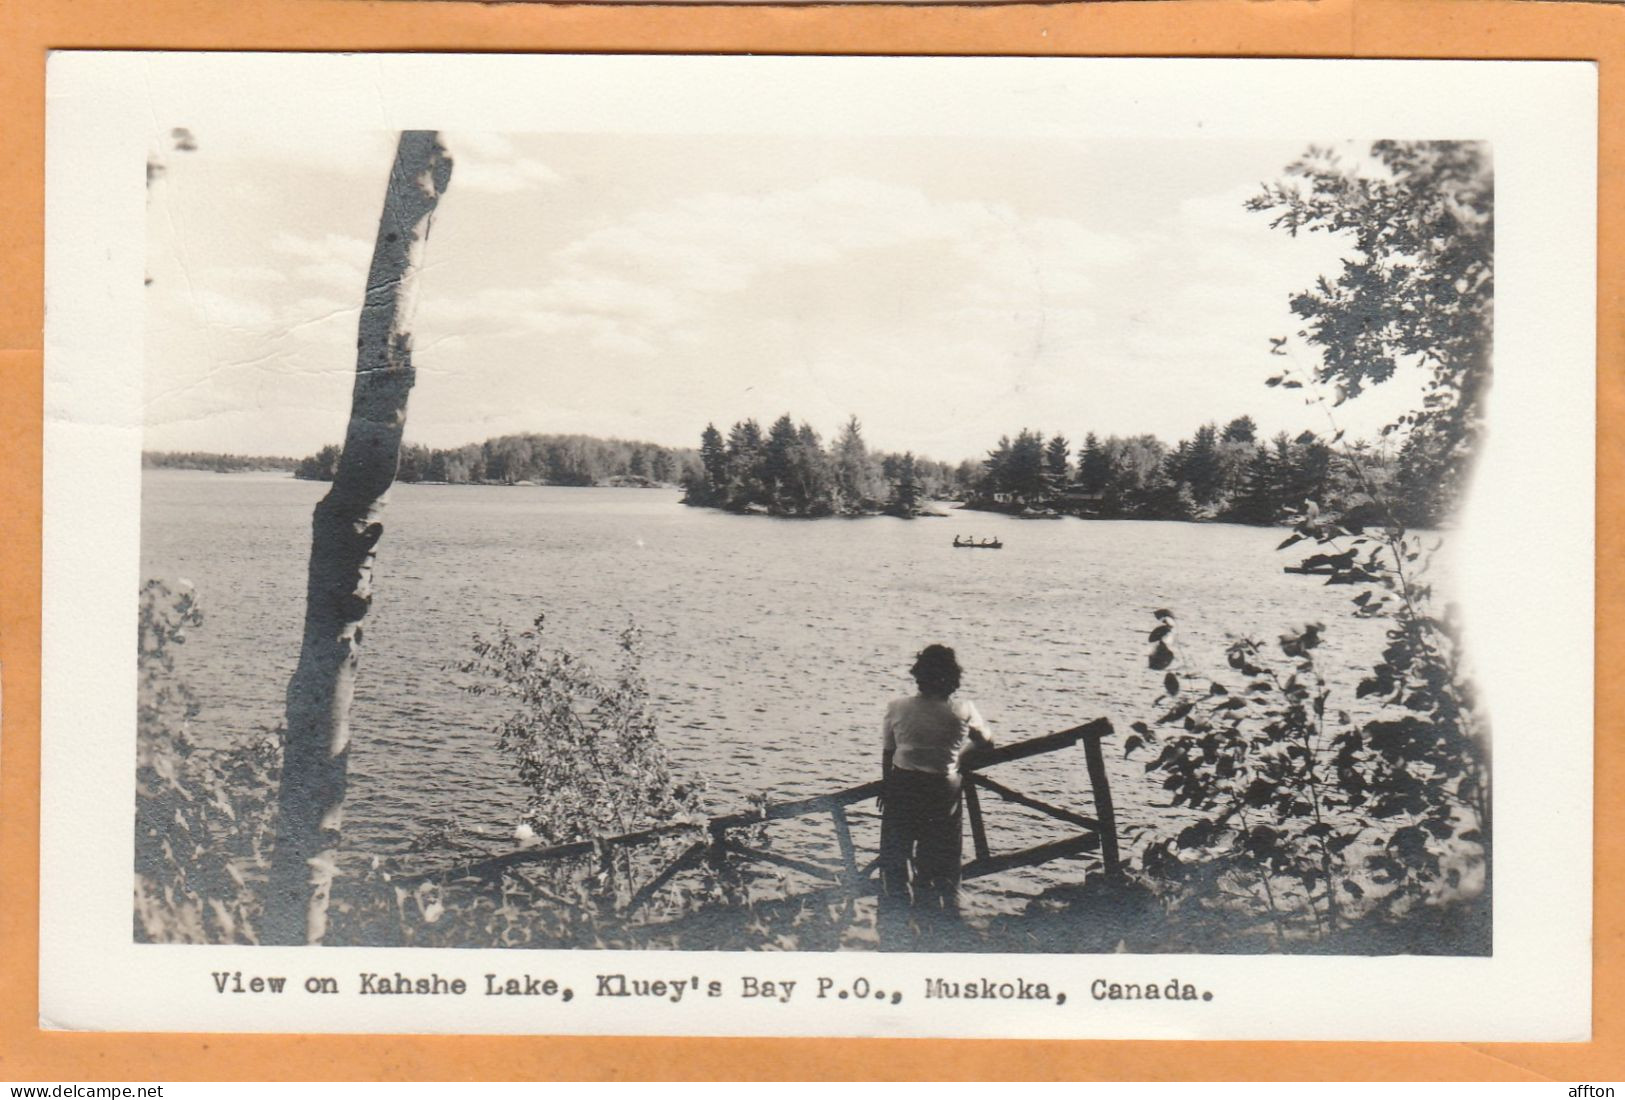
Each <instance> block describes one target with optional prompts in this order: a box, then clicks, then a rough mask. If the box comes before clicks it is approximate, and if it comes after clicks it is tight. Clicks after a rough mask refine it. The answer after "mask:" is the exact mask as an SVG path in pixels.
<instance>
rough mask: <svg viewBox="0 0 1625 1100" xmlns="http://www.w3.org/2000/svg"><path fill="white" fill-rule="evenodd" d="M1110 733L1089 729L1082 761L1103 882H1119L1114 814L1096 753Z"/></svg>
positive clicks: (1102, 765)
mask: <svg viewBox="0 0 1625 1100" xmlns="http://www.w3.org/2000/svg"><path fill="white" fill-rule="evenodd" d="M1111 732H1112V728H1111V726H1110V725H1105V726H1104V727H1103V728H1098V729H1091V730H1089V731H1087V732H1085V733H1084V735H1083V758H1084V760H1085V762H1086V763H1087V764H1088V768H1089V787H1090V790H1091V791H1092V792H1093V793H1094V797H1095V817H1096V818H1098V819H1099V820H1100V859H1101V862H1102V863H1104V864H1105V865H1106V877H1107V878H1112V879H1115V878H1120V877H1122V874H1123V863H1122V859H1121V857H1120V856H1119V855H1118V852H1117V812H1116V811H1115V810H1114V809H1113V808H1112V789H1111V784H1110V783H1109V782H1108V781H1107V779H1106V760H1105V757H1103V756H1102V755H1101V752H1100V739H1101V738H1102V737H1104V736H1106V735H1107V734H1108V733H1111Z"/></svg>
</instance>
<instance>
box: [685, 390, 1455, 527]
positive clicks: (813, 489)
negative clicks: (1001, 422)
mask: <svg viewBox="0 0 1625 1100" xmlns="http://www.w3.org/2000/svg"><path fill="white" fill-rule="evenodd" d="M1340 443H1341V440H1340V439H1337V438H1335V437H1334V438H1332V439H1326V438H1323V437H1321V436H1319V435H1316V434H1315V433H1314V432H1309V431H1305V432H1301V433H1299V434H1298V435H1297V436H1289V435H1287V434H1286V433H1284V432H1282V433H1278V434H1277V435H1275V436H1274V437H1272V438H1270V439H1267V440H1264V439H1260V438H1259V437H1258V429H1257V426H1256V425H1255V423H1254V421H1253V419H1252V418H1251V417H1250V416H1240V417H1236V418H1235V419H1233V420H1231V421H1230V422H1229V423H1227V424H1225V425H1224V426H1223V427H1222V428H1221V427H1219V425H1218V424H1217V422H1211V423H1208V424H1204V425H1202V426H1201V427H1200V428H1198V429H1197V430H1196V432H1195V433H1194V434H1193V435H1192V436H1191V437H1190V438H1188V439H1181V440H1179V441H1178V442H1177V443H1176V444H1174V445H1173V446H1169V445H1168V444H1166V443H1164V442H1163V441H1162V440H1160V439H1158V438H1157V437H1156V436H1154V435H1149V434H1142V435H1134V436H1118V435H1109V436H1106V437H1105V438H1100V437H1099V436H1097V435H1096V434H1095V433H1093V432H1090V433H1088V434H1087V435H1086V436H1085V437H1084V440H1083V443H1082V445H1081V446H1079V447H1077V448H1075V449H1074V447H1073V445H1072V443H1071V442H1070V441H1069V440H1067V439H1066V437H1065V436H1062V435H1060V434H1056V435H1052V436H1048V437H1046V436H1045V435H1044V433H1043V432H1039V431H1034V430H1032V429H1029V428H1023V429H1021V430H1020V431H1019V432H1017V433H1016V435H1015V437H1014V438H1011V437H1010V436H1009V435H1005V436H1002V437H1001V438H1000V439H999V441H998V443H997V444H996V445H995V446H994V447H993V448H992V449H991V450H989V451H988V452H987V457H986V458H985V459H983V460H982V461H981V462H980V463H978V462H975V461H973V460H969V459H967V460H965V461H963V462H960V463H958V464H949V463H946V462H938V461H934V460H932V459H927V458H921V457H919V456H916V455H915V454H914V453H913V452H903V453H900V454H899V453H895V452H886V451H870V450H869V448H868V445H867V443H866V442H865V440H864V437H863V430H862V425H861V424H860V423H859V421H858V419H857V417H855V416H854V417H851V418H849V419H848V420H847V422H846V424H845V425H844V426H843V427H842V428H841V430H840V432H839V434H838V435H837V437H836V438H835V440H834V442H832V443H831V444H830V445H828V446H827V447H826V446H825V445H824V444H823V442H822V439H821V437H820V436H819V434H818V432H817V431H816V430H815V429H814V428H813V427H812V426H811V425H810V424H808V423H807V422H805V421H802V422H801V423H800V424H799V425H798V424H797V423H796V422H795V420H794V419H793V418H792V417H791V416H790V415H789V414H788V413H787V414H785V415H783V416H781V417H779V418H778V419H777V420H775V421H774V422H773V424H772V426H771V427H770V428H769V429H768V430H767V431H766V432H763V430H762V428H761V425H760V424H758V423H757V422H756V421H755V420H748V419H747V420H742V421H738V422H736V423H734V425H733V426H732V427H731V428H730V429H729V430H728V434H727V436H726V437H724V436H723V434H722V433H721V432H720V431H719V430H718V429H717V427H716V425H715V424H714V423H713V424H708V425H706V428H705V431H704V432H703V433H702V434H701V437H700V450H699V464H698V468H693V467H690V468H689V469H688V470H687V471H686V472H685V474H684V480H683V489H684V496H683V502H684V503H685V504H689V505H694V506H698V507H709V508H721V509H724V510H727V511H731V512H739V513H760V514H765V515H774V516H790V517H807V518H814V517H822V516H862V515H880V514H887V515H898V516H915V515H922V514H930V513H929V509H928V505H929V503H930V502H932V501H950V500H951V501H958V502H961V506H962V507H965V508H969V509H973V510H980V511H990V512H1004V513H1008V514H1011V515H1018V516H1026V517H1053V516H1060V515H1073V516H1080V517H1082V518H1085V519H1154V520H1186V521H1191V520H1212V521H1219V522H1228V523H1244V524H1254V525H1259V526H1269V525H1274V524H1280V523H1284V522H1287V521H1289V520H1290V519H1291V517H1292V516H1293V515H1295V514H1296V513H1297V512H1299V511H1300V510H1301V509H1302V507H1303V503H1304V501H1306V500H1316V501H1325V502H1331V503H1333V504H1335V505H1336V506H1338V507H1339V509H1340V510H1341V511H1343V512H1345V513H1349V514H1352V515H1354V516H1355V517H1356V518H1360V517H1364V518H1366V519H1367V520H1369V521H1370V522H1378V523H1388V522H1394V521H1398V522H1402V523H1409V524H1414V525H1418V526H1431V525H1433V524H1435V523H1437V522H1438V521H1439V519H1440V518H1441V517H1442V515H1443V514H1444V512H1445V508H1446V504H1447V502H1445V501H1443V500H1441V499H1439V496H1438V493H1437V492H1436V488H1435V485H1434V483H1432V482H1430V481H1428V480H1427V479H1426V478H1425V477H1423V476H1422V474H1421V471H1420V470H1419V468H1418V464H1417V463H1416V462H1414V461H1413V456H1412V454H1411V451H1410V449H1409V448H1407V447H1402V448H1401V449H1400V450H1399V451H1398V453H1397V454H1389V453H1387V452H1385V451H1383V450H1379V449H1378V448H1375V447H1372V446H1370V445H1368V444H1365V443H1354V444H1345V445H1342V446H1339V445H1338V444H1340ZM1377 500H1382V501H1383V505H1382V507H1381V508H1379V507H1378V505H1377V504H1376V501H1377Z"/></svg>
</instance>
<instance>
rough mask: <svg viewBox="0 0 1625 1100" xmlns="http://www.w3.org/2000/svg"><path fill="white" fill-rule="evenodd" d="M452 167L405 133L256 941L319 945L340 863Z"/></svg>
mask: <svg viewBox="0 0 1625 1100" xmlns="http://www.w3.org/2000/svg"><path fill="white" fill-rule="evenodd" d="M450 179H451V158H450V157H449V156H448V155H447V154H446V150H445V148H444V147H443V146H442V145H441V144H440V140H439V135H438V134H437V133H436V132H435V131H433V130H407V131H403V132H402V134H401V137H400V143H399V145H398V147H397V149H396V152H395V164H394V167H393V168H392V169H391V171H390V174H389V189H388V191H387V192H386V193H385V195H384V213H383V217H382V218H381V219H380V221H379V225H378V240H377V243H376V244H374V246H373V253H372V267H371V270H370V271H369V272H368V274H367V296H366V301H365V302H364V303H363V305H362V308H361V331H360V339H359V340H358V342H357V344H356V375H355V388H354V390H353V392H352V394H351V398H350V425H349V428H348V429H347V431H346V432H345V436H344V453H343V454H342V456H341V457H340V458H339V464H338V472H337V474H336V476H335V477H334V478H333V486H332V488H331V489H330V490H329V491H328V493H327V495H326V496H324V497H323V498H322V500H321V502H320V503H319V504H317V505H316V512H315V515H314V517H313V519H312V521H311V544H310V571H309V575H308V579H307V581H306V588H305V631H304V640H303V642H302V644H301V646H300V650H299V665H298V668H297V669H296V670H295V671H294V674H293V679H292V680H290V681H289V683H288V695H287V739H286V742H285V745H284V753H283V764H282V789H281V793H280V796H279V799H278V802H279V816H278V820H277V835H276V845H275V848H274V850H273V852H272V855H271V870H270V881H269V884H268V891H267V897H266V906H265V914H264V917H263V918H262V927H261V929H260V938H261V940H262V942H265V943H277V944H301V943H320V942H321V940H322V936H323V935H324V934H325V933H326V931H327V900H328V894H329V891H330V890H331V887H332V881H333V875H334V869H335V867H334V865H335V862H336V860H337V856H338V846H339V829H340V825H341V824H342V822H343V817H344V792H345V785H346V769H347V764H348V758H349V743H350V721H349V715H350V700H351V698H352V697H353V696H354V694H355V682H356V666H357V662H358V659H359V656H360V649H361V621H362V620H363V619H364V618H366V615H367V608H368V606H369V605H370V604H371V603H372V565H373V554H374V553H375V551H376V549H377V546H378V540H379V538H380V536H382V535H383V533H384V527H383V523H382V516H383V511H384V504H385V498H386V495H387V493H388V492H389V487H390V485H391V484H392V483H393V482H394V480H395V472H396V469H397V468H398V467H399V465H400V457H401V434H402V432H403V431H404V430H405V427H406V401H407V397H408V396H409V395H410V394H411V391H412V382H413V378H414V371H413V367H412V333H411V327H410V326H411V317H412V311H413V310H412V307H413V305H414V301H415V298H416V290H417V282H418V275H419V273H420V271H421V270H422V264H423V251H424V244H425V242H426V241H427V239H428V236H429V226H430V223H431V221H432V220H433V216H434V210H435V206H436V204H437V203H438V202H439V200H440V196H441V194H443V193H444V192H445V189H446V184H447V183H448V182H449V181H450Z"/></svg>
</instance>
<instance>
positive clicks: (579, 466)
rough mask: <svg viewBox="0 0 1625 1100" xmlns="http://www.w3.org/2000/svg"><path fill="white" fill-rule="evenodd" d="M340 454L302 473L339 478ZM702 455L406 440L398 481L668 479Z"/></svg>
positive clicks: (534, 439) (589, 444)
mask: <svg viewBox="0 0 1625 1100" xmlns="http://www.w3.org/2000/svg"><path fill="white" fill-rule="evenodd" d="M339 453H340V452H339V448H338V447H337V446H334V445H332V444H329V445H328V446H326V447H323V448H322V449H321V450H319V451H317V452H316V453H315V454H314V455H310V456H308V457H306V458H303V459H301V460H300V461H299V462H298V463H297V465H295V467H294V471H293V473H294V476H295V477H299V478H304V479H306V480H309V481H332V480H333V474H334V471H336V470H337V469H338V461H339ZM698 462H699V458H698V456H697V455H696V454H695V452H694V451H693V450H691V449H689V448H683V447H663V446H661V445H659V444H657V443H642V442H637V441H631V440H624V439H599V438H597V437H595V436H588V435H541V434H536V433H533V432H526V433H521V434H517V435H504V436H497V437H495V438H493V439H487V440H486V441H485V442H484V443H469V444H465V445H464V446H461V447H452V448H449V449H439V448H431V447H424V446H421V445H419V444H416V443H408V444H405V445H403V446H402V447H401V463H400V470H399V472H398V473H397V474H396V475H395V476H396V480H397V481H410V482H417V481H433V482H444V483H445V484H448V485H491V484H495V485H517V484H520V483H524V482H529V483H533V484H538V485H661V484H670V483H673V482H676V481H678V480H679V479H680V478H681V477H682V476H683V472H684V470H685V469H688V468H691V467H694V466H697V464H698Z"/></svg>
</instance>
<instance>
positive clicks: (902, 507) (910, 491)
mask: <svg viewBox="0 0 1625 1100" xmlns="http://www.w3.org/2000/svg"><path fill="white" fill-rule="evenodd" d="M919 507H920V483H919V478H918V471H917V470H916V469H915V465H914V452H913V451H907V452H905V453H904V454H903V457H902V458H900V459H898V460H897V481H896V482H895V483H894V484H893V485H892V511H893V512H895V513H896V514H897V515H900V516H912V515H914V514H915V512H917V511H918V510H919Z"/></svg>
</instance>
